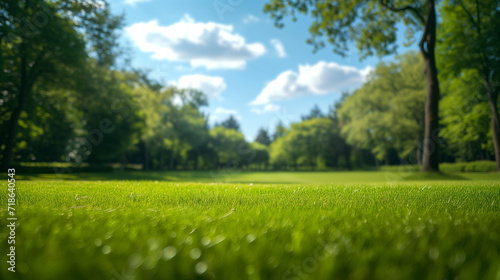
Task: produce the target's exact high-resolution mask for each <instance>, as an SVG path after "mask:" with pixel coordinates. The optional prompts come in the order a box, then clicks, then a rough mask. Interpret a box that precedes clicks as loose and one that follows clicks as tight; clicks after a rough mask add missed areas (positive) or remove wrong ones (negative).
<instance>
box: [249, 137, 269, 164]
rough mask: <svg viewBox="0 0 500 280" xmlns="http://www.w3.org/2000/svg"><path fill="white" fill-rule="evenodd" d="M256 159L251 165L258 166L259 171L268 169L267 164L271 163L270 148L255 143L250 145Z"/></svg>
mask: <svg viewBox="0 0 500 280" xmlns="http://www.w3.org/2000/svg"><path fill="white" fill-rule="evenodd" d="M250 147H251V149H252V150H253V153H254V154H255V157H254V158H253V160H252V161H251V162H250V163H253V164H255V165H257V166H258V168H259V169H267V164H268V163H269V147H268V145H264V144H262V143H260V142H257V141H255V142H253V143H252V144H250Z"/></svg>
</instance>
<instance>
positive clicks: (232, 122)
mask: <svg viewBox="0 0 500 280" xmlns="http://www.w3.org/2000/svg"><path fill="white" fill-rule="evenodd" d="M216 126H222V127H225V128H227V129H234V130H236V131H239V130H240V124H239V123H238V121H237V120H236V118H235V117H234V116H233V115H230V116H229V118H227V120H225V121H223V122H222V123H221V124H220V125H216Z"/></svg>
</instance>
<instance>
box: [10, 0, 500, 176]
mask: <svg viewBox="0 0 500 280" xmlns="http://www.w3.org/2000/svg"><path fill="white" fill-rule="evenodd" d="M16 3H17V2H16V1H2V2H0V5H1V7H0V8H1V10H2V12H0V17H1V19H2V21H4V22H6V24H3V25H1V26H0V38H1V39H0V40H1V41H0V53H1V54H0V59H1V60H0V64H1V65H2V68H3V71H2V72H1V73H0V87H1V88H0V92H1V93H2V94H1V97H0V102H1V107H0V110H1V111H0V124H1V130H2V131H1V137H0V141H1V142H0V145H1V147H2V151H3V152H2V164H3V165H4V166H8V164H9V162H10V160H11V159H12V160H13V161H15V162H68V163H73V164H77V165H78V164H81V163H90V164H94V165H96V164H105V163H120V164H121V165H122V166H123V167H126V166H127V165H129V164H135V165H140V166H142V167H143V169H145V170H167V169H168V170H176V169H188V170H196V169H240V168H242V169H269V170H270V169H274V170H278V169H279V170H283V169H288V170H300V169H308V170H316V169H353V168H365V167H372V166H379V165H394V164H412V165H414V164H420V163H421V162H422V157H423V154H422V153H423V152H422V151H423V148H422V146H423V138H424V131H423V130H424V127H425V126H424V119H425V117H424V103H425V99H426V80H425V76H424V63H423V62H422V59H421V56H420V55H418V54H417V53H413V52H410V53H407V54H404V55H402V56H398V57H397V58H396V60H395V61H394V62H392V63H381V64H380V65H378V66H377V67H376V69H375V70H374V71H373V72H372V73H371V75H370V76H369V79H368V82H367V83H365V84H364V85H363V86H362V87H361V88H360V89H358V90H356V91H354V92H353V93H350V94H349V93H343V95H342V98H341V99H340V100H339V101H338V102H336V103H335V104H332V106H331V107H330V110H329V111H328V112H321V110H320V109H319V108H318V107H315V108H312V110H311V112H310V113H309V114H308V115H306V116H303V117H302V121H301V122H298V123H294V124H291V126H290V127H284V126H283V125H281V124H279V125H278V126H277V127H276V128H262V129H260V131H259V133H258V136H257V138H256V139H255V141H252V142H251V143H249V142H247V141H246V140H245V138H244V136H243V134H242V133H241V132H240V128H239V124H238V122H237V121H236V119H235V118H234V117H232V116H231V117H229V119H227V120H226V121H224V122H222V123H220V124H216V125H214V126H210V125H209V123H208V115H206V114H205V113H203V112H202V108H203V107H204V106H206V105H207V104H208V100H207V98H206V96H205V95H204V94H203V93H202V92H199V91H196V90H192V89H180V88H176V87H166V86H165V85H162V84H161V83H158V82H157V81H154V80H152V79H151V78H150V77H148V74H147V72H144V71H140V70H135V69H129V68H127V67H121V65H127V63H126V60H124V58H125V56H123V55H122V52H123V49H121V48H120V46H119V45H118V43H117V38H118V36H119V31H120V28H121V26H122V22H123V21H122V20H123V18H122V17H121V16H113V15H112V14H111V13H110V11H109V7H108V6H107V4H106V2H99V3H101V4H100V5H90V4H88V3H87V2H83V3H80V2H74V1H69V2H67V1H57V2H52V1H41V0H38V1H35V0H34V1H30V2H26V4H25V6H26V7H21V6H19V5H17V4H16ZM28 3H29V4H28ZM89 3H90V2H89ZM43 15H45V16H46V17H47V20H46V21H44V22H41V21H40V19H41V18H42V16H43ZM23 18H25V19H28V22H29V19H32V21H33V24H32V25H27V23H26V22H27V21H26V20H24V21H23V20H22V19H23ZM35 19H37V21H36V22H38V23H40V24H39V25H37V24H35V23H36V22H35ZM42 23H43V24H42ZM30 32H31V33H30ZM120 61H121V63H120ZM441 81H442V82H441V92H442V99H441V102H440V104H441V106H440V117H441V122H440V125H441V127H440V130H438V131H434V132H433V139H432V141H434V142H435V143H439V145H440V147H441V149H440V153H439V156H440V161H441V162H455V161H459V162H465V161H473V160H491V159H493V158H494V156H493V154H494V151H493V143H492V140H491V139H492V137H491V135H492V132H491V126H490V119H491V116H490V113H489V108H488V99H487V98H485V96H486V92H485V91H486V89H485V88H484V87H480V86H479V85H480V84H481V77H480V75H479V73H477V71H474V70H469V71H464V72H462V74H461V75H458V76H453V77H447V79H441ZM270 129H271V130H273V133H272V135H271V133H270V131H269V130H270ZM432 141H431V143H432Z"/></svg>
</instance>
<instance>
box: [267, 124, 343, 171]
mask: <svg viewBox="0 0 500 280" xmlns="http://www.w3.org/2000/svg"><path fill="white" fill-rule="evenodd" d="M342 149H343V141H342V139H341V138H340V135H339V130H338V129H337V128H336V127H335V122H334V121H333V120H331V119H329V118H312V119H309V120H305V121H302V122H300V123H294V124H292V125H291V127H290V129H289V130H287V131H286V132H284V135H283V136H281V137H278V138H277V139H276V140H275V141H273V143H272V144H271V155H270V161H271V164H272V165H275V166H276V167H281V168H283V167H285V166H288V167H292V168H294V169H297V167H298V166H299V165H302V166H309V167H310V168H312V169H314V168H317V167H318V166H319V167H323V168H324V167H338V158H339V156H340V155H341V153H342ZM346 160H348V159H346Z"/></svg>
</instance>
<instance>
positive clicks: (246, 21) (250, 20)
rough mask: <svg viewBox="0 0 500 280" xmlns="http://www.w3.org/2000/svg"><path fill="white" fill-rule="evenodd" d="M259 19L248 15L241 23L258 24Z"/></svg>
mask: <svg viewBox="0 0 500 280" xmlns="http://www.w3.org/2000/svg"><path fill="white" fill-rule="evenodd" d="M259 21H260V18H258V17H256V16H254V15H252V14H250V15H248V16H247V17H246V18H244V19H243V23H251V22H259Z"/></svg>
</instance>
